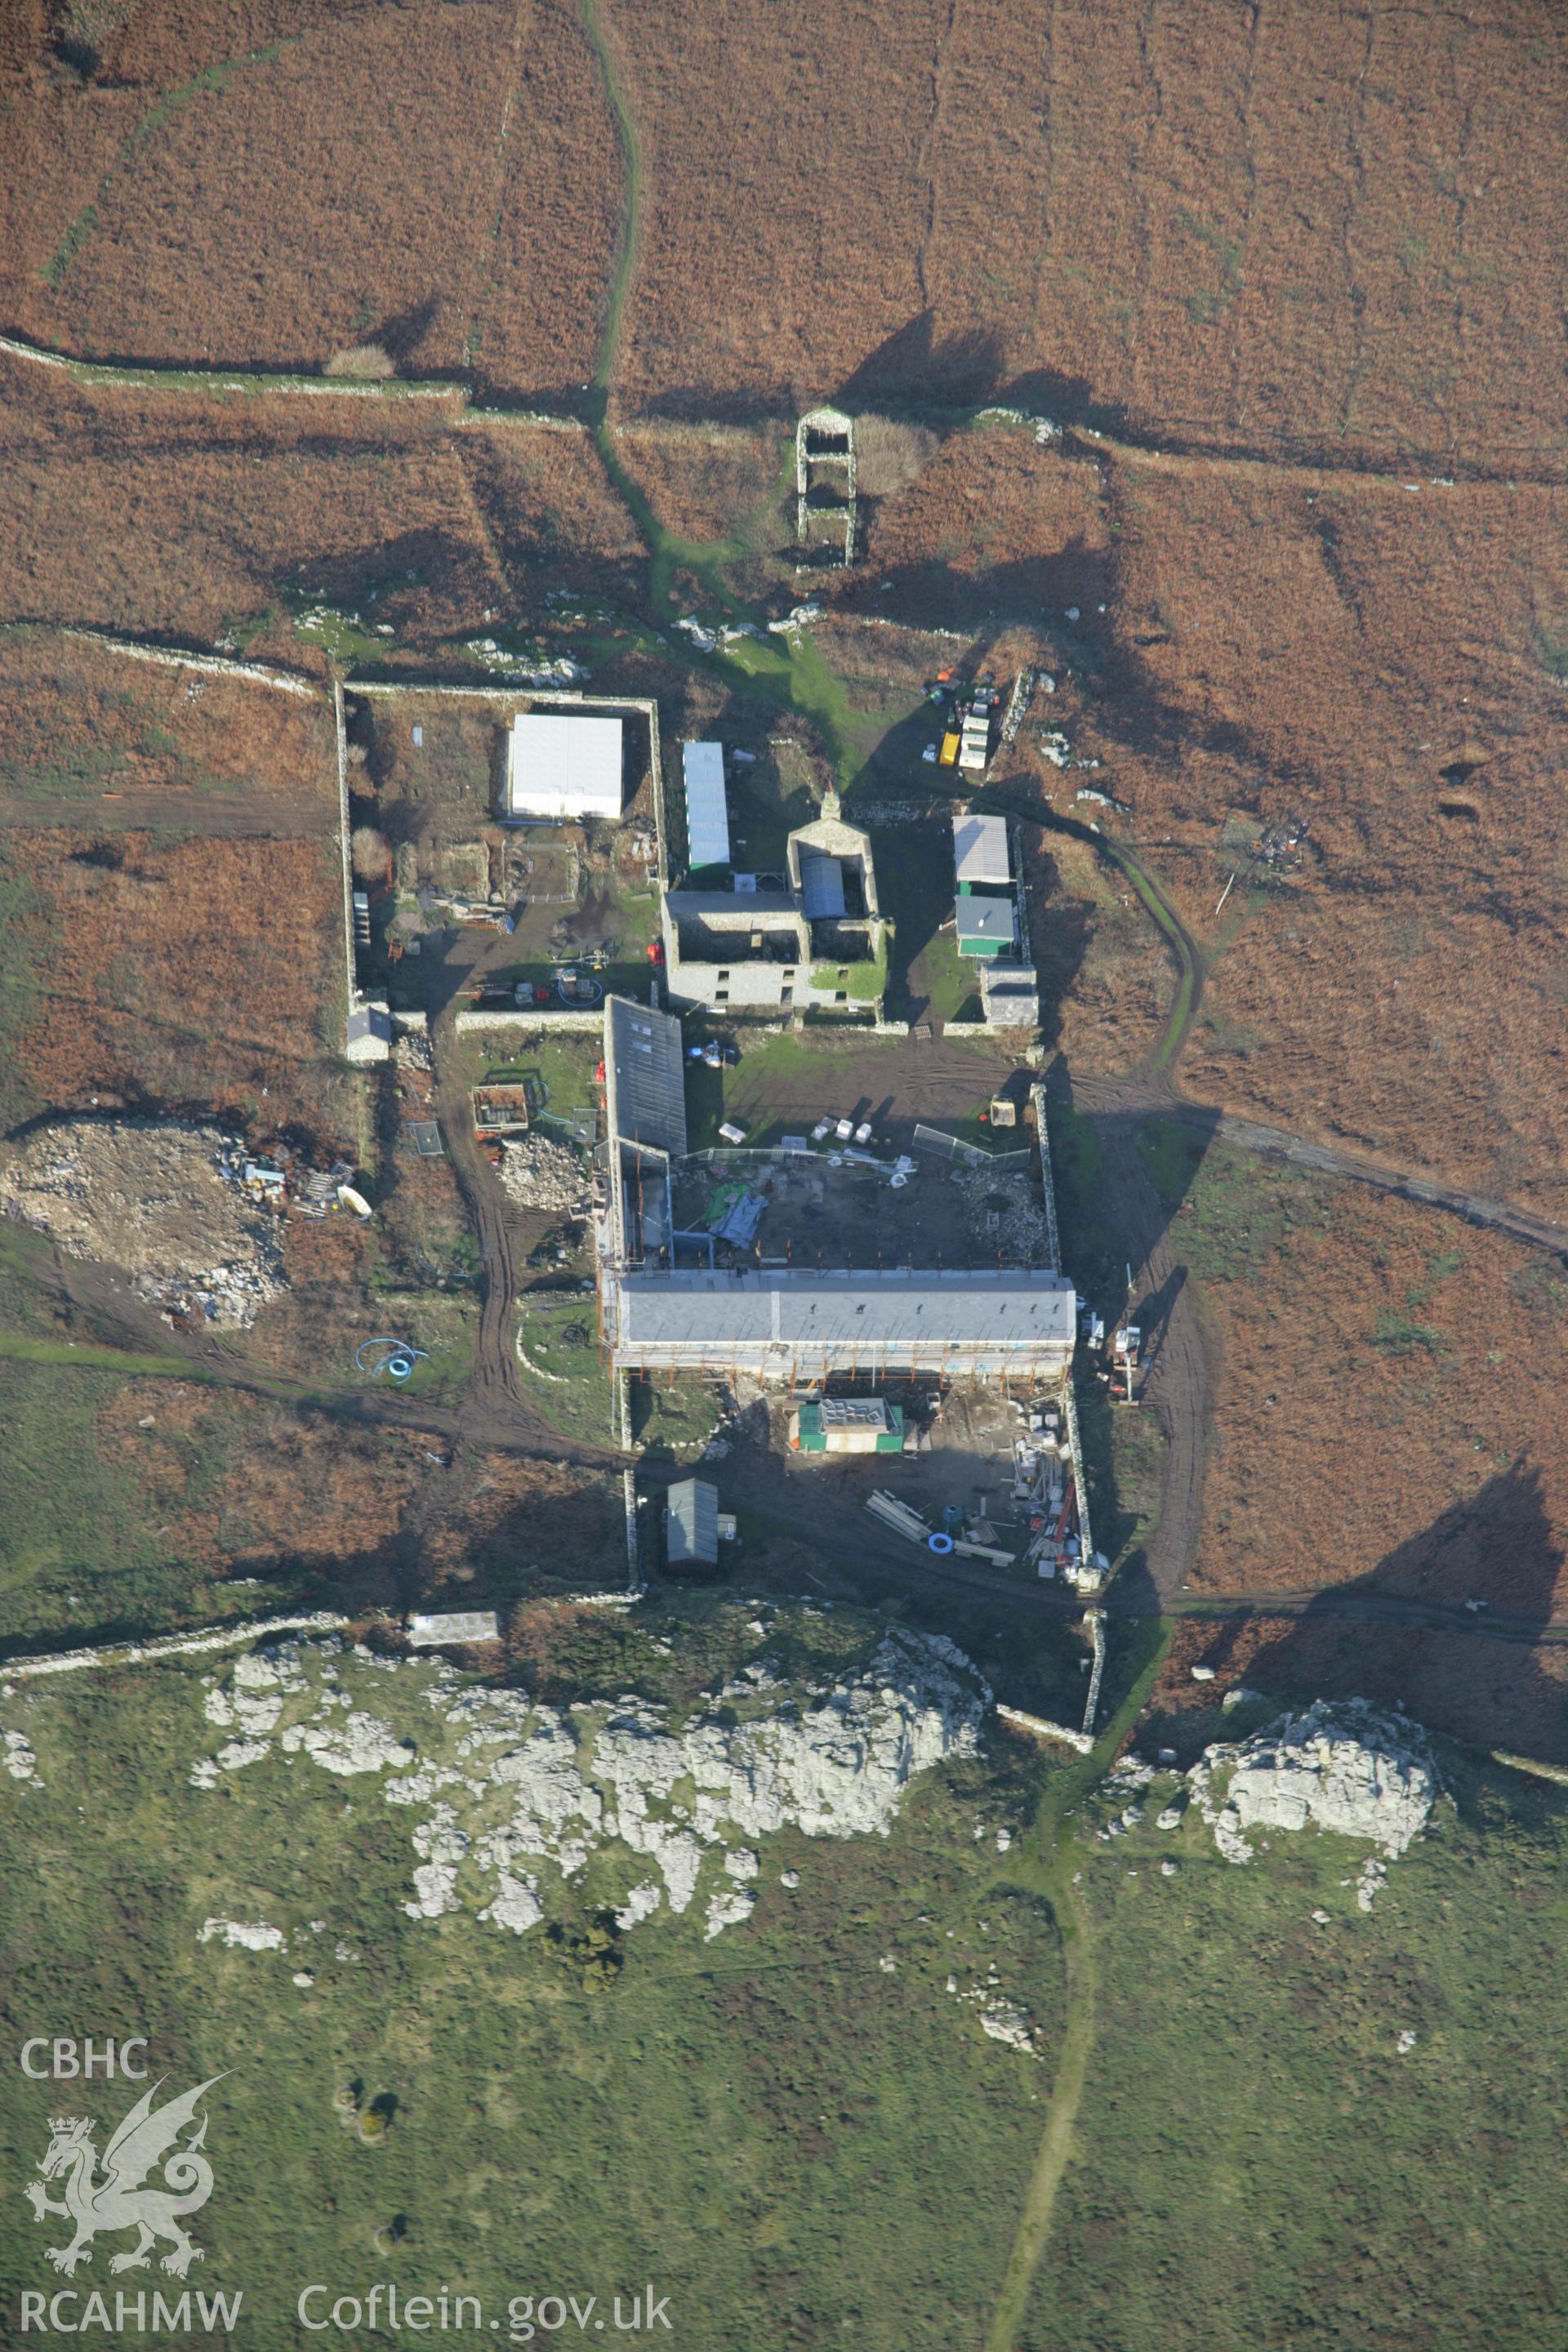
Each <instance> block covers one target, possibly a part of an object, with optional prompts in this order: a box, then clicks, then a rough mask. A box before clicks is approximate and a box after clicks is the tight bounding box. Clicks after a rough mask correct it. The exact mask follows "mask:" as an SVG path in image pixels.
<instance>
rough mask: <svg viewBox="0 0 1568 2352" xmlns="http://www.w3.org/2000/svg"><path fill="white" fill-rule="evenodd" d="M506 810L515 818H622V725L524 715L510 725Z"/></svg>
mask: <svg viewBox="0 0 1568 2352" xmlns="http://www.w3.org/2000/svg"><path fill="white" fill-rule="evenodd" d="M507 807H508V809H509V810H510V813H511V814H512V815H513V816H535V817H574V816H601V817H618V816H619V815H620V813H621V722H620V720H619V719H589V718H585V717H583V716H581V715H579V714H578V713H577V712H576V711H570V710H567V711H561V710H523V711H520V712H519V713H518V715H517V717H516V718H515V719H513V720H512V722H511V751H510V761H509V762H508V768H507Z"/></svg>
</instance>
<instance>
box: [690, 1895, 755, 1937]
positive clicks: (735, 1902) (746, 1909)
mask: <svg viewBox="0 0 1568 2352" xmlns="http://www.w3.org/2000/svg"><path fill="white" fill-rule="evenodd" d="M756 1900H757V1898H756V1895H754V1894H753V1893H752V1889H751V1888H750V1887H749V1886H737V1887H721V1888H720V1890H719V1892H718V1893H717V1894H715V1895H710V1896H709V1898H708V1923H707V1925H706V1927H704V1928H703V1930H702V1940H703V1942H704V1943H705V1944H710V1943H711V1942H712V1941H713V1938H714V1937H715V1936H720V1935H722V1934H723V1932H724V1929H725V1928H726V1927H739V1926H740V1924H741V1922H742V1920H743V1919H749V1918H750V1917H751V1916H752V1911H753V1909H754V1908H755V1907H756Z"/></svg>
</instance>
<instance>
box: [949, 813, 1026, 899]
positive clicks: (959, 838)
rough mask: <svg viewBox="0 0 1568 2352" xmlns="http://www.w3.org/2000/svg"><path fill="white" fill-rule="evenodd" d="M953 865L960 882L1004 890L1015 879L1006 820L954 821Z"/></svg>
mask: <svg viewBox="0 0 1568 2352" xmlns="http://www.w3.org/2000/svg"><path fill="white" fill-rule="evenodd" d="M952 862H953V865H954V866H955V867H956V868H957V876H956V878H957V879H958V880H959V881H960V882H982V883H991V884H997V883H1000V884H1002V885H1003V886H1004V887H1005V885H1006V884H1007V883H1009V882H1011V880H1012V879H1013V861H1012V859H1011V857H1010V856H1008V853H1007V820H1006V818H1005V816H955V817H954V818H953V820H952Z"/></svg>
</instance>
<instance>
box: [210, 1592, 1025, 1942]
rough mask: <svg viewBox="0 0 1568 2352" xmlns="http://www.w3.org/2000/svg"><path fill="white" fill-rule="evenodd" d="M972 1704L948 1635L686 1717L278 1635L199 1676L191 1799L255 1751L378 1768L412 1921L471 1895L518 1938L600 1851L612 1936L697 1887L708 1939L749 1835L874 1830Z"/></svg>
mask: <svg viewBox="0 0 1568 2352" xmlns="http://www.w3.org/2000/svg"><path fill="white" fill-rule="evenodd" d="M989 1700H990V1693H989V1691H988V1690H987V1688H986V1686H985V1685H984V1683H983V1682H982V1680H981V1679H980V1676H979V1675H978V1674H977V1673H976V1671H975V1669H974V1668H973V1666H972V1665H971V1664H970V1662H969V1661H968V1660H967V1659H966V1658H965V1657H964V1655H963V1653H962V1651H960V1650H958V1649H956V1648H955V1647H954V1645H953V1644H952V1643H951V1642H948V1641H946V1640H945V1639H944V1638H943V1637H942V1636H941V1635H922V1634H916V1633H908V1632H904V1631H900V1632H898V1633H892V1634H889V1636H888V1637H887V1639H886V1640H884V1641H883V1642H882V1643H880V1645H879V1648H878V1649H877V1651H876V1652H875V1654H873V1656H872V1657H871V1659H870V1660H869V1662H868V1664H867V1665H866V1666H865V1667H864V1668H863V1669H862V1670H861V1671H860V1672H858V1673H856V1674H853V1675H847V1676H841V1677H840V1678H839V1679H838V1680H837V1681H835V1682H832V1683H821V1684H793V1685H792V1684H788V1683H785V1682H784V1681H782V1680H781V1679H780V1677H779V1676H778V1675H777V1674H776V1673H775V1672H774V1671H773V1666H772V1664H770V1663H769V1662H768V1661H767V1660H765V1659H764V1660H763V1661H761V1662H758V1663H754V1664H750V1665H748V1666H746V1667H745V1668H743V1669H742V1672H741V1673H740V1674H739V1675H736V1676H735V1677H734V1678H733V1679H732V1680H731V1682H729V1683H727V1684H726V1685H724V1687H723V1689H722V1690H721V1691H719V1692H717V1693H715V1694H714V1696H712V1698H711V1699H710V1701H709V1702H708V1703H707V1704H706V1706H701V1707H699V1708H698V1709H697V1711H696V1712H695V1713H692V1714H689V1715H685V1716H681V1715H678V1714H677V1713H676V1712H675V1711H673V1710H671V1709H670V1708H668V1707H667V1706H660V1705H656V1704H654V1703H653V1702H651V1701H649V1700H647V1699H645V1698H640V1697H637V1696H622V1697H620V1698H617V1699H615V1700H605V1701H594V1702H591V1703H583V1704H579V1705H577V1706H571V1707H566V1708H563V1707H555V1706H541V1705H538V1704H536V1703H535V1702H534V1700H533V1699H532V1698H531V1697H530V1696H529V1695H528V1694H527V1693H526V1692H523V1691H516V1690H498V1689H495V1688H492V1687H489V1686H482V1685H470V1684H468V1683H467V1682H465V1681H464V1679H463V1677H462V1676H461V1675H459V1674H458V1671H457V1669H456V1668H455V1667H453V1666H451V1665H448V1664H437V1665H434V1666H433V1665H431V1664H428V1663H427V1662H426V1661H425V1660H422V1659H421V1660H401V1659H397V1658H385V1657H375V1656H373V1655H372V1654H371V1653H370V1652H369V1651H368V1650H365V1649H363V1647H362V1646H360V1645H353V1646H352V1647H351V1646H347V1645H345V1644H344V1643H342V1642H341V1641H339V1640H338V1639H337V1637H336V1636H330V1637H329V1638H328V1639H327V1640H325V1641H322V1642H318V1643H311V1642H300V1641H292V1640H290V1641H285V1642H282V1643H277V1644H275V1645H273V1646H271V1647H269V1648H267V1649H264V1650H259V1651H256V1652H253V1653H251V1654H248V1655H247V1656H245V1657H242V1658H241V1659H239V1660H238V1661H237V1664H236V1665H235V1667H234V1669H233V1671H232V1673H231V1674H230V1675H227V1676H226V1678H225V1679H224V1680H223V1681H222V1682H221V1683H215V1684H214V1685H212V1686H211V1687H210V1688H209V1690H208V1692H207V1696H206V1700H205V1712H206V1716H207V1718H208V1720H209V1722H210V1723H211V1724H212V1725H213V1726H214V1727H215V1729H216V1730H218V1731H220V1732H223V1733H225V1734H227V1735H229V1736H228V1737H227V1738H225V1739H224V1741H223V1743H222V1744H221V1745H220V1746H219V1747H218V1748H217V1749H216V1754H214V1755H211V1756H205V1757H202V1758H200V1759H198V1760H197V1761H196V1763H195V1765H194V1766H193V1768H192V1771H191V1775H190V1777H191V1780H192V1781H193V1783H194V1784H195V1786H196V1787H198V1788H202V1789H211V1788H214V1787H216V1785H218V1783H219V1781H220V1780H221V1779H222V1778H223V1776H224V1775H225V1774H226V1773H228V1772H233V1771H239V1770H243V1769H250V1768H252V1767H254V1766H256V1765H258V1764H260V1763H262V1762H263V1761H264V1760H265V1759H269V1758H271V1759H277V1760H279V1761H280V1762H282V1763H284V1764H293V1763H299V1762H300V1761H304V1762H308V1763H311V1764H314V1765H315V1766H316V1767H317V1768H318V1769H321V1770H322V1771H327V1772H333V1773H336V1774H338V1775H340V1776H342V1777H344V1778H347V1777H353V1776H358V1775H361V1774H376V1775H384V1776H385V1778H384V1782H383V1789H382V1794H383V1798H384V1801H385V1802H386V1803H387V1804H389V1805H396V1806H400V1807H405V1808H407V1809H409V1810H410V1811H411V1812H412V1813H413V1815H414V1819H413V1822H412V1823H411V1827H410V1834H409V1843H410V1844H411V1846H412V1848H413V1852H414V1856H415V1860H414V1865H413V1868H412V1873H411V1875H412V1880H413V1893H412V1896H411V1898H410V1899H409V1901H408V1902H407V1903H406V1904H405V1910H406V1911H407V1912H408V1914H409V1916H411V1917H412V1918H416V1919H437V1918H439V1917H441V1916H443V1914H445V1913H447V1912H451V1911H458V1910H461V1909H465V1908H470V1907H471V1908H473V1909H474V1910H475V1911H476V1912H477V1916H478V1917H479V1919H480V1920H481V1921H483V1922H485V1923H487V1924H488V1925H489V1926H491V1927H498V1928H505V1929H509V1930H510V1932H511V1933H512V1934H514V1935H523V1934H525V1933H526V1932H527V1931H528V1929H529V1928H531V1927H537V1926H538V1925H539V1924H540V1922H541V1921H542V1919H543V1917H544V1916H545V1903H544V1901H543V1900H542V1893H543V1894H548V1892H549V1888H548V1887H547V1886H546V1884H545V1882H546V1879H547V1878H549V1879H550V1880H552V1881H559V1880H563V1879H564V1880H571V1879H574V1878H575V1877H577V1876H578V1874H580V1873H581V1872H582V1871H583V1869H584V1865H585V1864H587V1862H588V1859H589V1857H590V1855H593V1854H595V1853H598V1852H599V1851H600V1850H601V1849H603V1848H608V1849H610V1850H611V1851H612V1853H616V1852H618V1853H619V1855H620V1856H622V1857H624V1864H625V1867H624V1871H623V1876H624V1879H625V1886H624V1889H623V1891H622V1892H621V1893H620V1895H619V1896H618V1898H617V1903H616V1918H617V1921H618V1924H619V1925H620V1927H622V1928H623V1929H627V1928H630V1927H636V1926H637V1925H638V1924H639V1923H640V1922H641V1921H642V1920H644V1919H647V1918H648V1917H650V1916H652V1915H653V1913H654V1912H656V1911H657V1910H658V1909H659V1908H660V1907H661V1906H663V1905H666V1904H668V1907H669V1909H670V1910H671V1911H672V1912H684V1911H687V1910H689V1908H690V1907H691V1905H692V1904H693V1902H694V1901H696V1900H698V1899H699V1898H701V1900H702V1902H703V1906H704V1908H703V1917H704V1926H705V1933H706V1935H707V1936H708V1937H714V1936H717V1935H720V1934H721V1933H722V1932H723V1930H724V1929H725V1928H726V1927H733V1926H736V1925H738V1924H739V1923H740V1922H741V1921H742V1920H744V1919H746V1918H747V1917H749V1916H750V1915H751V1912H752V1908H753V1906H754V1905H755V1903H756V1899H757V1896H756V1881H757V1879H758V1877H759V1875H760V1872H761V1868H762V1864H761V1860H760V1857H759V1853H758V1850H757V1849H758V1842H759V1840H761V1839H762V1838H763V1837H766V1836H768V1835H770V1834H772V1833H773V1832H776V1831H779V1830H783V1829H786V1828H795V1829H798V1830H801V1831H803V1832H805V1835H806V1836H807V1837H831V1838H847V1837H865V1836H871V1835H882V1836H886V1835H887V1834H888V1833H889V1830H890V1828H891V1825H892V1822H893V1819H894V1816H895V1815H896V1813H897V1811H898V1809H899V1804H900V1799H901V1797H902V1794H903V1791H904V1790H905V1788H906V1787H907V1786H908V1784H909V1782H910V1780H911V1779H912V1778H913V1777H914V1775H915V1774H916V1773H918V1772H923V1771H928V1770H929V1769H931V1767H932V1766H933V1765H936V1764H940V1763H941V1762H942V1761H943V1759H946V1758H949V1757H953V1756H963V1755H972V1754H973V1753H975V1752H976V1750H977V1748H978V1738H979V1727H980V1721H981V1717H982V1715H983V1713H984V1708H985V1706H987V1705H988V1704H989ZM389 1716H390V1717H394V1718H395V1720H391V1721H389V1720H388V1719H387V1718H388V1717H389Z"/></svg>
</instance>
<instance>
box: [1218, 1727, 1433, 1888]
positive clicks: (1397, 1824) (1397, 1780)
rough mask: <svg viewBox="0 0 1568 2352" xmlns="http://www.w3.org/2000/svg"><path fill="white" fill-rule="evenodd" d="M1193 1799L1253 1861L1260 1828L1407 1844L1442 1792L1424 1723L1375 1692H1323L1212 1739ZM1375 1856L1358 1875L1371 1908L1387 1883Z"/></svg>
mask: <svg viewBox="0 0 1568 2352" xmlns="http://www.w3.org/2000/svg"><path fill="white" fill-rule="evenodd" d="M1187 1783H1188V1786H1189V1788H1190V1790H1191V1791H1192V1799H1193V1802H1194V1804H1195V1805H1196V1806H1197V1807H1198V1809H1199V1811H1201V1812H1202V1814H1203V1817H1204V1819H1205V1822H1207V1823H1208V1824H1209V1827H1210V1828H1211V1829H1212V1830H1213V1832H1214V1834H1215V1844H1216V1845H1217V1846H1218V1848H1219V1850H1220V1852H1221V1853H1223V1854H1224V1855H1225V1857H1226V1860H1227V1861H1229V1862H1237V1863H1244V1862H1250V1861H1251V1860H1252V1856H1253V1849H1252V1847H1251V1846H1250V1845H1248V1843H1247V1834H1248V1832H1251V1831H1254V1830H1263V1829H1273V1830H1301V1829H1306V1828H1308V1827H1309V1826H1310V1827H1312V1828H1315V1829H1320V1830H1331V1831H1333V1832H1335V1834H1336V1835H1337V1836H1340V1837H1352V1838H1369V1839H1370V1840H1371V1841H1372V1843H1373V1845H1374V1846H1375V1847H1376V1848H1377V1850H1378V1853H1381V1854H1384V1855H1386V1856H1388V1857H1389V1858H1391V1859H1392V1858H1393V1857H1394V1856H1395V1855H1397V1854H1401V1853H1404V1852H1405V1848H1406V1847H1407V1846H1408V1845H1409V1844H1410V1843H1411V1840H1412V1839H1413V1838H1415V1837H1417V1836H1419V1834H1420V1832H1421V1831H1422V1830H1423V1829H1424V1828H1425V1827H1426V1822H1427V1819H1428V1817H1429V1815H1430V1813H1431V1811H1432V1807H1433V1805H1434V1803H1435V1802H1436V1797H1437V1790H1438V1780H1437V1768H1436V1763H1435V1762H1434V1760H1433V1757H1432V1751H1431V1748H1429V1746H1428V1745H1427V1742H1426V1736H1425V1734H1424V1733H1423V1732H1422V1731H1421V1729H1420V1727H1419V1726H1418V1725H1416V1724H1414V1723H1410V1722H1407V1721H1405V1720H1404V1719H1403V1718H1401V1717H1398V1716H1394V1715H1386V1714H1384V1712H1383V1711H1382V1710H1381V1709H1379V1708H1377V1707H1374V1706H1372V1705H1371V1704H1370V1702H1369V1701H1368V1700H1366V1699H1342V1700H1331V1699H1320V1700H1319V1701H1318V1702H1317V1704H1316V1706H1310V1707H1309V1708H1308V1709H1307V1711H1306V1713H1305V1714H1303V1715H1295V1716H1288V1717H1285V1719H1284V1720H1283V1721H1282V1722H1280V1723H1278V1724H1276V1725H1274V1726H1273V1727H1271V1728H1270V1729H1268V1731H1263V1732H1259V1733H1258V1735H1257V1736H1256V1737H1255V1738H1251V1739H1247V1740H1244V1741H1243V1742H1241V1744H1240V1745H1239V1746H1235V1745H1226V1744H1218V1745H1215V1747H1212V1748H1205V1750H1204V1753H1203V1755H1202V1756H1201V1757H1200V1759H1198V1761H1197V1763H1196V1764H1194V1767H1193V1769H1192V1770H1191V1771H1190V1772H1189V1773H1188V1775H1187ZM1383 1877H1384V1868H1383V1864H1381V1863H1378V1862H1376V1861H1373V1860H1369V1862H1368V1864H1366V1866H1365V1868H1363V1872H1362V1875H1361V1878H1360V1880H1359V1881H1358V1883H1357V1900H1358V1902H1359V1903H1360V1905H1361V1907H1362V1909H1363V1911H1369V1910H1370V1909H1371V1908H1372V1898H1373V1894H1374V1893H1375V1891H1376V1888H1377V1886H1378V1885H1380V1884H1381V1883H1382V1880H1383Z"/></svg>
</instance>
